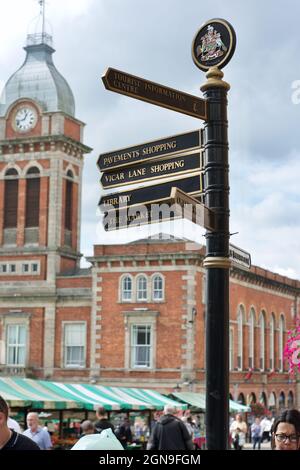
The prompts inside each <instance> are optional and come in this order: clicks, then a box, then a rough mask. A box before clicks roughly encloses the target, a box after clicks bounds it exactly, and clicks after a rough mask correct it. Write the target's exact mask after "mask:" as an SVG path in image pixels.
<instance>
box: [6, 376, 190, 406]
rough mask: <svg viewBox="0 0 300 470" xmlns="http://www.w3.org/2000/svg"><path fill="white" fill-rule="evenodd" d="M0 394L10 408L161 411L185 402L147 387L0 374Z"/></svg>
mask: <svg viewBox="0 0 300 470" xmlns="http://www.w3.org/2000/svg"><path fill="white" fill-rule="evenodd" d="M0 395H1V396H2V397H3V398H4V399H5V400H6V401H7V402H8V404H9V405H10V407H11V408H13V407H30V408H31V409H44V410H47V409H48V410H50V409H52V410H53V409H57V410H59V409H60V410H62V409H85V410H95V409H97V408H98V407H99V406H101V407H103V408H104V409H106V410H161V409H163V408H164V406H165V405H166V404H171V405H173V406H175V407H176V408H177V409H185V408H187V405H185V404H182V403H178V402H177V401H174V400H171V399H169V398H167V397H165V396H164V395H161V394H160V393H158V392H156V391H154V390H149V389H141V388H126V387H105V386H102V385H91V384H87V383H62V382H49V381H46V380H33V379H23V378H15V377H0Z"/></svg>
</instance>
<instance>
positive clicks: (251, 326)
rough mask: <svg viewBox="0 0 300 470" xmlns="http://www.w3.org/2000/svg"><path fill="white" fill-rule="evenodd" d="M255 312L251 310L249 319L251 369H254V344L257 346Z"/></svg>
mask: <svg viewBox="0 0 300 470" xmlns="http://www.w3.org/2000/svg"><path fill="white" fill-rule="evenodd" d="M254 328H255V310H254V308H251V310H250V318H249V367H250V369H252V368H254V344H255V333H254V331H255V330H254Z"/></svg>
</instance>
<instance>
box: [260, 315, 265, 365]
mask: <svg viewBox="0 0 300 470" xmlns="http://www.w3.org/2000/svg"><path fill="white" fill-rule="evenodd" d="M259 328H260V341H259V346H260V348H259V367H260V370H265V312H261V315H260V319H259Z"/></svg>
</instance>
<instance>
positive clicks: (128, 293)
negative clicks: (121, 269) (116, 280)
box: [121, 276, 132, 301]
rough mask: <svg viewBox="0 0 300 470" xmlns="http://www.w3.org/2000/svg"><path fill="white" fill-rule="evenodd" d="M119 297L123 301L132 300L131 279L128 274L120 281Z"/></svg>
mask: <svg viewBox="0 0 300 470" xmlns="http://www.w3.org/2000/svg"><path fill="white" fill-rule="evenodd" d="M121 299H122V300H123V301H130V300H132V279H131V277H130V276H124V277H123V278H122V281H121Z"/></svg>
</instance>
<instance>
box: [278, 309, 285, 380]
mask: <svg viewBox="0 0 300 470" xmlns="http://www.w3.org/2000/svg"><path fill="white" fill-rule="evenodd" d="M283 332H284V316H283V315H280V320H279V337H278V343H279V344H278V346H279V348H278V349H279V350H278V357H279V372H283Z"/></svg>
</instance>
